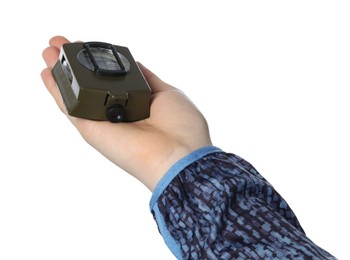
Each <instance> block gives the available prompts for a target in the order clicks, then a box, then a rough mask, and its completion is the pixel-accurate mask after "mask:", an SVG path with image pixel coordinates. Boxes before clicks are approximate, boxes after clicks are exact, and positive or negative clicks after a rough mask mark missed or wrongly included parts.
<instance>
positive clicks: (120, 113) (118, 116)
mask: <svg viewBox="0 0 350 260" xmlns="http://www.w3.org/2000/svg"><path fill="white" fill-rule="evenodd" d="M106 116H107V119H108V120H109V121H110V122H112V123H118V122H122V121H124V119H125V111H124V108H123V106H121V105H119V104H113V105H111V106H109V107H108V108H107V109H106Z"/></svg>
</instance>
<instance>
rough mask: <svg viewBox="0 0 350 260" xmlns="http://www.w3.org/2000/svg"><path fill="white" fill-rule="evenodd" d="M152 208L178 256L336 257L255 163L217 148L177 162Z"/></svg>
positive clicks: (159, 226) (186, 257)
mask: <svg viewBox="0 0 350 260" xmlns="http://www.w3.org/2000/svg"><path fill="white" fill-rule="evenodd" d="M150 208H151V212H152V214H153V216H154V218H155V220H156V222H157V224H158V228H159V231H160V233H161V235H162V236H163V237H164V240H165V242H166V244H167V245H168V247H169V248H170V250H171V251H172V252H173V254H174V255H175V256H176V257H177V258H178V259H335V258H334V257H333V256H331V255H330V254H329V253H328V252H326V251H325V250H323V249H321V248H320V247H318V246H317V245H315V244H314V243H313V242H312V241H311V240H310V239H309V238H308V237H307V236H306V235H305V233H304V231H303V229H302V227H301V226H300V224H299V221H298V219H297V218H296V216H295V214H294V213H293V211H292V210H291V209H290V207H289V206H288V204H287V202H286V201H285V200H284V199H283V198H282V197H281V196H280V195H279V194H278V193H277V192H276V191H275V189H274V188H273V187H272V186H271V185H270V184H269V183H268V182H267V181H266V180H265V179H264V178H263V177H262V176H261V175H260V174H259V173H258V172H257V171H256V170H255V169H254V167H253V166H252V165H251V164H249V163H248V162H246V161H245V160H243V159H242V158H240V157H238V156H236V155H233V154H228V153H224V152H222V151H221V150H220V149H218V148H216V147H211V146H210V147H204V148H202V149H199V150H197V151H195V152H194V153H192V154H190V155H188V156H187V157H185V158H183V159H182V160H180V161H179V162H178V163H177V164H175V165H174V166H173V167H172V168H171V169H170V170H169V171H168V173H167V174H166V175H165V177H164V178H163V179H162V180H161V181H160V182H159V184H158V185H157V187H156V189H155V191H154V193H153V195H152V198H151V202H150Z"/></svg>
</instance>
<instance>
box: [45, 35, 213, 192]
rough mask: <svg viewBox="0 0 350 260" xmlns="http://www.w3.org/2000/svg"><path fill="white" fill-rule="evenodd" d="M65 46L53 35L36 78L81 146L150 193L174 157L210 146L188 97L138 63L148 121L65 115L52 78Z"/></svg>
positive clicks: (204, 126) (202, 120)
mask: <svg viewBox="0 0 350 260" xmlns="http://www.w3.org/2000/svg"><path fill="white" fill-rule="evenodd" d="M64 43H69V41H68V40H67V39H66V38H64V37H62V36H56V37H53V38H52V39H50V41H49V47H47V48H46V49H45V50H44V51H43V58H44V61H45V63H46V65H47V68H45V69H44V70H43V71H42V73H41V77H42V80H43V82H44V84H45V86H46V88H47V90H48V91H49V92H50V93H51V95H52V97H53V98H54V100H55V101H56V104H57V105H58V107H59V108H60V110H61V111H62V112H63V113H64V114H65V115H66V116H67V118H68V119H69V121H70V122H71V123H72V124H73V125H74V126H75V127H76V128H77V129H78V131H79V133H80V134H81V136H82V137H83V138H84V139H85V140H86V142H88V143H89V144H90V145H91V146H92V147H94V148H95V149H96V150H98V151H99V152H100V153H101V154H102V155H104V156H105V157H106V158H107V159H109V160H110V161H112V162H113V163H114V164H116V165H117V166H119V167H120V168H122V169H123V170H124V171H126V172H128V173H129V174H131V175H132V176H134V177H135V178H137V179H138V180H139V181H141V182H142V183H143V184H144V185H145V186H146V187H147V188H148V189H149V190H151V191H153V190H154V188H155V186H156V184H157V183H158V181H159V180H160V179H161V178H162V177H163V175H164V174H165V173H166V171H167V170H168V169H169V168H170V167H171V166H172V165H173V164H174V163H175V162H177V161H178V160H179V159H181V158H182V157H184V156H186V155H187V154H189V153H190V152H192V151H194V150H196V149H198V148H201V147H203V146H207V145H211V140H210V135H209V130H208V125H207V122H206V120H205V118H204V117H203V115H202V114H201V113H200V111H199V110H198V109H197V108H196V107H195V105H194V104H193V103H192V102H191V101H190V99H189V98H188V97H187V96H186V95H185V94H184V93H183V92H181V91H180V90H179V89H177V88H175V87H173V86H171V85H169V84H167V83H165V82H163V81H162V80H161V79H160V78H158V77H157V76H156V75H155V74H154V73H153V72H151V71H150V70H149V69H147V68H146V67H145V66H143V65H142V64H141V63H138V65H139V67H140V69H141V71H142V73H143V75H144V76H145V78H146V80H147V82H148V84H149V86H150V87H151V89H152V98H151V116H150V117H149V118H148V119H145V120H142V121H138V122H133V123H116V124H113V123H110V122H107V121H102V122H101V121H92V120H87V119H82V118H76V117H71V116H69V115H68V114H67V111H66V108H65V105H64V103H63V100H62V97H61V94H60V92H59V90H58V88H57V85H56V82H55V80H54V79H53V76H52V74H51V69H52V67H53V66H54V64H55V63H56V61H57V60H58V56H59V53H60V48H61V46H62V44H64Z"/></svg>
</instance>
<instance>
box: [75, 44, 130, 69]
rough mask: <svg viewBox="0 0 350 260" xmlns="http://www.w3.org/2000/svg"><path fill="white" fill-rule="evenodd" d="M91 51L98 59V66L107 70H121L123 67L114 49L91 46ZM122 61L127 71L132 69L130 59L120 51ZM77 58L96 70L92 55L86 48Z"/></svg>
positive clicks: (87, 66) (82, 63)
mask: <svg viewBox="0 0 350 260" xmlns="http://www.w3.org/2000/svg"><path fill="white" fill-rule="evenodd" d="M90 50H91V53H92V55H93V57H94V59H95V61H96V64H97V66H98V67H99V68H100V69H102V70H105V71H120V70H123V68H121V67H120V64H119V62H118V61H117V59H116V57H115V55H114V53H113V51H112V50H111V49H107V48H103V47H90ZM118 56H119V58H120V61H121V62H122V64H123V66H124V68H125V71H126V72H127V71H129V70H130V62H129V61H128V59H127V58H126V57H125V56H124V55H123V54H121V53H119V52H118ZM77 59H78V61H79V62H80V64H81V65H83V66H84V67H85V68H87V69H89V70H91V71H94V69H95V67H94V64H93V62H92V61H91V58H90V55H89V53H88V51H87V50H86V49H82V50H81V51H80V52H79V53H78V55H77Z"/></svg>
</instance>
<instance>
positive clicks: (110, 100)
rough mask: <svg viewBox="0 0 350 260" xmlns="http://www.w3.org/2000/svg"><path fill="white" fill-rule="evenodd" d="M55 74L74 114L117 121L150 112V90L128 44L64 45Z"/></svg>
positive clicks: (68, 107)
mask: <svg viewBox="0 0 350 260" xmlns="http://www.w3.org/2000/svg"><path fill="white" fill-rule="evenodd" d="M52 74H53V76H54V78H55V81H56V83H57V86H58V88H59V90H60V93H61V95H62V98H63V100H64V103H65V105H66V108H67V111H68V114H69V115H71V116H75V117H81V118H86V119H92V120H108V121H110V122H113V123H116V122H132V121H138V120H142V119H145V118H147V117H149V115H150V107H149V104H150V96H151V89H150V87H149V86H148V83H147V81H146V80H145V78H144V77H143V75H142V73H141V70H140V69H139V67H138V65H137V63H136V62H135V60H134V59H133V57H132V55H131V53H130V51H129V49H128V48H127V47H123V46H117V45H112V44H109V43H104V42H87V43H67V44H63V45H62V48H61V52H60V55H59V59H58V61H57V62H56V64H55V66H54V68H53V69H52Z"/></svg>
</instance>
